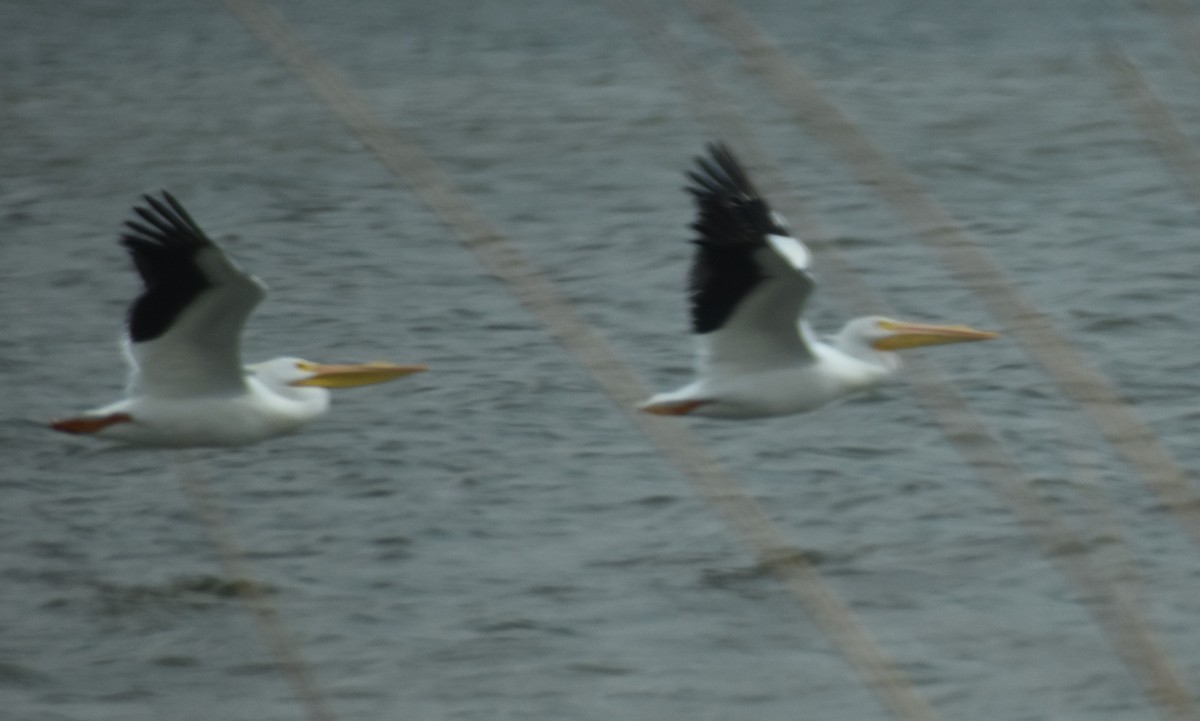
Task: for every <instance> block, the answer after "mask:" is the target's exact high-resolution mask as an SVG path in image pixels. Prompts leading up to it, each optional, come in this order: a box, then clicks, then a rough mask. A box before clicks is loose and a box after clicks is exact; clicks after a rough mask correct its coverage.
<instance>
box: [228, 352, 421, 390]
mask: <svg viewBox="0 0 1200 721" xmlns="http://www.w3.org/2000/svg"><path fill="white" fill-rule="evenodd" d="M246 369H247V370H248V371H249V372H250V373H251V374H252V376H253V377H255V378H257V379H258V380H259V381H261V382H263V383H265V384H267V385H268V386H271V387H274V388H284V387H297V388H308V387H318V388H353V387H354V386H365V385H370V384H372V383H385V382H387V381H391V380H395V379H397V378H403V377H404V376H406V375H411V374H413V373H420V372H421V371H424V370H427V368H426V367H425V366H423V365H397V364H395V363H387V362H385V361H371V362H370V363H359V364H341V365H338V364H327V363H313V362H312V361H306V360H303V359H301V358H275V359H272V360H269V361H264V362H262V363H255V364H253V365H249V366H246Z"/></svg>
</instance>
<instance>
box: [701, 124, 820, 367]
mask: <svg viewBox="0 0 1200 721" xmlns="http://www.w3.org/2000/svg"><path fill="white" fill-rule="evenodd" d="M708 152H709V156H708V157H701V158H697V161H696V162H697V165H698V169H697V170H694V171H691V172H689V173H688V177H689V178H690V179H691V181H692V185H689V186H688V188H687V190H688V192H690V193H691V194H692V195H693V196H694V197H695V199H696V205H697V209H698V211H699V216H698V218H697V219H696V221H695V222H694V223H693V224H692V229H693V230H695V231H696V232H697V233H699V237H698V238H696V239H695V240H694V241H693V242H694V243H695V245H696V246H697V248H696V255H695V257H694V259H693V261H692V268H691V273H690V277H689V290H690V295H691V316H692V332H693V333H696V334H697V337H698V340H699V344H700V356H699V363H700V368H699V370H700V371H701V372H702V373H703V372H706V371H708V372H721V371H722V370H725V371H729V372H735V373H745V372H748V371H755V370H763V369H766V368H775V367H779V366H783V365H795V364H796V363H803V362H805V361H807V360H811V359H812V354H811V352H810V350H809V348H808V346H807V345H806V344H805V342H804V340H803V338H801V336H800V334H799V332H798V328H797V324H798V322H799V319H800V314H801V313H802V312H803V310H804V303H805V301H806V300H807V299H808V296H809V294H810V293H812V290H813V278H812V276H811V275H810V274H809V271H808V268H809V264H810V259H811V258H810V254H809V252H808V249H807V248H806V247H805V246H804V244H803V243H801V242H800V241H799V240H797V239H796V238H793V237H791V236H790V235H789V234H788V230H787V229H786V228H785V227H784V222H783V219H782V218H781V217H780V216H778V215H777V214H775V213H773V212H772V211H771V209H770V207H768V205H767V203H766V201H764V200H763V199H762V197H761V196H760V195H759V194H758V191H757V190H756V189H755V188H754V185H753V184H751V182H750V179H749V178H748V177H747V175H746V172H745V171H744V170H743V169H742V167H741V165H740V164H739V163H738V161H737V159H736V158H735V157H734V156H733V154H732V153H731V152H730V150H729V148H727V147H726V146H725V145H724V144H721V143H711V144H709V146H708Z"/></svg>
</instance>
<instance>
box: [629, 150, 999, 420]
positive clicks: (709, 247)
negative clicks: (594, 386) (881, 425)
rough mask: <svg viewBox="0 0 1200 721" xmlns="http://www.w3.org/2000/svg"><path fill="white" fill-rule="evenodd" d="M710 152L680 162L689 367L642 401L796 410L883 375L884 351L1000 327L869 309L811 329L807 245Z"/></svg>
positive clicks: (723, 154) (648, 405)
mask: <svg viewBox="0 0 1200 721" xmlns="http://www.w3.org/2000/svg"><path fill="white" fill-rule="evenodd" d="M708 151H709V156H710V157H707V158H704V157H701V158H697V164H698V166H699V169H698V171H691V172H689V173H688V177H689V178H690V179H691V181H692V183H693V184H692V185H691V186H689V187H688V188H687V190H688V192H690V193H691V194H692V195H693V196H694V197H695V199H696V204H697V206H698V209H699V217H698V218H697V220H696V222H694V223H693V224H692V228H693V229H694V230H695V231H697V232H698V233H699V234H700V237H699V238H697V239H696V240H695V241H694V242H695V244H696V246H697V248H696V254H695V257H694V259H693V261H692V268H691V275H690V278H689V286H690V288H689V290H690V295H691V319H692V332H693V333H694V334H695V336H696V340H697V345H698V352H697V356H696V377H695V380H693V381H692V382H691V383H689V384H688V385H686V386H684V387H683V388H680V389H679V390H676V391H672V392H670V393H659V394H657V395H655V396H653V397H652V398H650V399H649V400H647V401H645V402H644V403H642V404H641V406H640V408H641V409H642V410H644V411H647V412H649V413H655V414H659V415H685V414H692V415H697V416H709V417H713V418H760V417H766V416H780V415H788V414H791V413H803V412H805V411H811V410H813V409H815V408H819V407H821V406H823V405H825V404H826V403H829V402H831V401H834V400H837V399H839V398H843V397H845V396H848V395H850V394H852V393H855V392H857V391H861V390H863V389H865V388H869V387H871V386H874V385H877V384H879V383H881V382H883V381H884V380H885V379H886V378H888V377H889V376H890V375H892V374H893V373H894V372H895V371H896V370H897V369H898V368H899V365H900V361H899V358H897V357H896V354H895V353H892V351H896V350H901V349H904V348H915V347H917V346H923V345H935V344H939V343H961V342H964V341H975V340H987V339H989V338H995V337H996V334H995V333H988V332H985V331H978V330H973V329H971V328H967V327H965V326H944V325H927V324H921V323H906V322H901V321H897V320H891V319H890V318H881V317H878V316H871V317H865V318H855V319H854V320H852V321H850V322H849V323H847V324H846V326H845V327H844V328H842V330H841V332H839V333H838V334H837V335H835V336H834V337H833V338H831V339H829V341H828V342H823V341H821V340H818V339H817V337H816V336H815V335H814V334H813V332H812V330H810V329H809V327H808V323H807V322H805V321H804V320H803V318H802V317H801V313H802V311H803V310H804V303H805V301H807V300H808V297H809V295H810V294H811V293H812V290H813V285H814V283H813V278H812V275H810V274H809V265H810V262H811V256H810V254H809V252H808V249H807V248H806V247H805V246H804V244H803V243H801V242H800V241H799V240H797V239H796V238H793V237H792V236H791V235H789V234H788V230H787V223H786V221H784V219H783V218H782V217H781V216H780V215H778V214H777V213H774V212H772V211H771V209H770V208H769V207H768V206H767V203H766V201H764V200H763V199H762V197H761V196H760V195H759V194H758V191H757V190H755V188H754V186H753V185H752V184H751V183H750V179H749V178H748V177H747V176H746V173H745V171H744V170H742V168H741V166H740V165H739V164H738V161H737V159H736V158H734V156H733V154H732V153H731V152H730V151H729V149H728V148H727V147H725V146H724V145H723V144H720V143H713V144H710V145H709V146H708Z"/></svg>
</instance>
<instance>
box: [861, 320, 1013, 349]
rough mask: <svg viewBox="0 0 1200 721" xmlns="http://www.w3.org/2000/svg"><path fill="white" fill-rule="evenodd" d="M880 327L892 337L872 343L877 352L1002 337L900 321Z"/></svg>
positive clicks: (953, 326)
mask: <svg viewBox="0 0 1200 721" xmlns="http://www.w3.org/2000/svg"><path fill="white" fill-rule="evenodd" d="M879 325H880V327H882V328H883V329H884V330H887V331H890V332H891V335H889V336H886V337H884V338H880V339H878V340H875V341H872V343H871V347H873V348H875V349H876V350H904V349H905V348H919V347H921V346H923V345H942V344H944V343H967V342H969V341H976V340H992V339H993V338H999V337H1000V335H999V334H998V333H992V332H991V331H986V330H975V329H974V328H968V327H967V326H965V325H928V324H926V323H901V322H899V321H882V322H880V324H879Z"/></svg>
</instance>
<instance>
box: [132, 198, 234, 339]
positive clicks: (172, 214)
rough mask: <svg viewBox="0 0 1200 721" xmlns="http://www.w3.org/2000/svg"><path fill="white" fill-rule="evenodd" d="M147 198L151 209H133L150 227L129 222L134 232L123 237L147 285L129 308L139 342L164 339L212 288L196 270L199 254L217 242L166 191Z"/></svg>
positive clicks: (138, 207)
mask: <svg viewBox="0 0 1200 721" xmlns="http://www.w3.org/2000/svg"><path fill="white" fill-rule="evenodd" d="M142 197H143V198H144V199H145V200H146V204H147V206H149V207H145V206H135V207H134V209H133V210H134V212H135V213H137V215H138V217H139V218H141V220H142V221H144V222H138V221H136V220H128V221H126V222H125V226H126V228H128V230H127V232H125V233H124V234H123V235H122V236H121V244H122V245H124V246H125V248H126V249H127V250H128V251H129V255H130V256H131V257H132V258H133V264H134V267H136V268H137V271H138V274H139V275H140V276H142V282H143V284H144V285H145V290H144V291H143V292H142V294H141V295H140V296H138V297H137V299H136V300H134V301H133V304H132V305H130V306H129V315H128V325H129V339H130V340H131V341H133V342H134V343H144V342H146V341H151V340H154V339H155V338H158V337H159V336H161V335H162V334H163V333H165V332H166V331H167V329H168V328H170V327H171V325H172V324H173V323H174V322H175V320H176V319H177V318H178V317H179V315H180V314H181V313H183V311H184V309H185V308H187V307H188V305H189V304H190V303H191V302H192V301H193V300H195V298H196V296H198V295H199V294H200V293H201V292H203V291H204V290H205V289H206V288H208V287H209V286H210V283H209V281H208V279H207V278H205V277H204V273H203V272H202V271H201V270H200V268H199V267H197V265H196V254H197V253H199V252H200V251H201V250H203V249H204V248H206V247H211V246H212V241H211V240H209V239H208V236H206V235H205V234H204V231H202V230H200V226H198V225H197V224H196V221H194V220H192V217H191V216H190V215H189V214H188V212H187V211H186V210H184V208H183V206H182V205H180V204H179V201H177V200H175V198H174V197H173V196H172V195H171V194H170V193H168V192H167V191H165V190H164V191H162V197H163V199H162V200H158V199H156V198H154V197H152V196H149V195H145V196H142ZM164 201H165V202H164Z"/></svg>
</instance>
